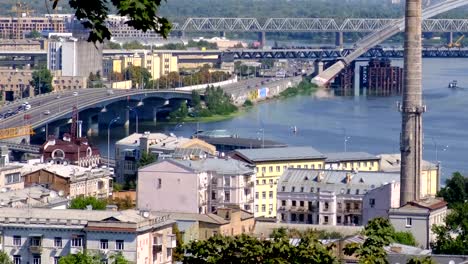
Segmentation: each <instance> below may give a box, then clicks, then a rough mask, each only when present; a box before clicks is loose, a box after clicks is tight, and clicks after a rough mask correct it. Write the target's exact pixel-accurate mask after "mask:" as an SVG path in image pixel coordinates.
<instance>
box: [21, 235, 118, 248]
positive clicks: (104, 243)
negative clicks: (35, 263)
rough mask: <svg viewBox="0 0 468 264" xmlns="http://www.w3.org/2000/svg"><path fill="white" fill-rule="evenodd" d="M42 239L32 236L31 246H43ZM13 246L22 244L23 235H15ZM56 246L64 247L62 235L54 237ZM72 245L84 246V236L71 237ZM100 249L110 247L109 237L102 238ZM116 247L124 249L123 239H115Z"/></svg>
mask: <svg viewBox="0 0 468 264" xmlns="http://www.w3.org/2000/svg"><path fill="white" fill-rule="evenodd" d="M41 242H42V239H41V238H40V237H31V238H30V242H29V244H30V246H41ZM13 246H18V247H20V246H22V238H21V236H13ZM54 247H55V248H62V247H63V242H62V238H61V237H54ZM71 247H83V237H81V236H78V237H74V238H72V239H71ZM99 248H100V249H109V240H108V239H101V240H100V246H99ZM115 249H116V250H124V249H125V246H124V241H123V240H116V241H115Z"/></svg>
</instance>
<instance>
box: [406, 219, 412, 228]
mask: <svg viewBox="0 0 468 264" xmlns="http://www.w3.org/2000/svg"><path fill="white" fill-rule="evenodd" d="M412 225H413V218H411V217H407V218H406V227H411V226H412Z"/></svg>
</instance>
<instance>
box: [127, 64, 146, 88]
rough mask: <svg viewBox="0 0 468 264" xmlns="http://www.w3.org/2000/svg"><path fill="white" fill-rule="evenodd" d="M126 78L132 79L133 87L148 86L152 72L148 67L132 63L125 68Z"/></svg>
mask: <svg viewBox="0 0 468 264" xmlns="http://www.w3.org/2000/svg"><path fill="white" fill-rule="evenodd" d="M125 79H126V80H132V86H133V88H138V87H147V86H148V83H149V80H150V79H151V73H150V72H149V71H148V70H147V69H146V68H143V67H140V66H133V65H130V66H128V67H127V68H126V69H125Z"/></svg>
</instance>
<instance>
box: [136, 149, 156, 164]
mask: <svg viewBox="0 0 468 264" xmlns="http://www.w3.org/2000/svg"><path fill="white" fill-rule="evenodd" d="M155 161H156V156H154V154H152V153H148V152H147V151H144V152H142V153H141V156H140V160H138V168H141V167H144V166H146V165H149V164H151V163H154V162H155Z"/></svg>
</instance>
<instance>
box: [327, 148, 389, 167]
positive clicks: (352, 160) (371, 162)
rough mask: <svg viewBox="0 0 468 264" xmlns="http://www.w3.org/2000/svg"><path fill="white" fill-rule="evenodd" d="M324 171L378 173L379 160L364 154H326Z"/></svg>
mask: <svg viewBox="0 0 468 264" xmlns="http://www.w3.org/2000/svg"><path fill="white" fill-rule="evenodd" d="M325 156H326V157H327V159H326V160H325V169H331V170H349V171H352V170H354V171H379V170H380V158H379V157H377V156H375V155H372V154H369V153H366V152H336V153H326V154H325Z"/></svg>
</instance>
